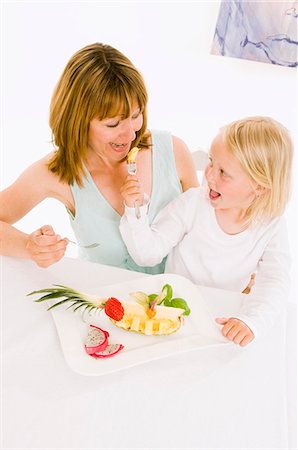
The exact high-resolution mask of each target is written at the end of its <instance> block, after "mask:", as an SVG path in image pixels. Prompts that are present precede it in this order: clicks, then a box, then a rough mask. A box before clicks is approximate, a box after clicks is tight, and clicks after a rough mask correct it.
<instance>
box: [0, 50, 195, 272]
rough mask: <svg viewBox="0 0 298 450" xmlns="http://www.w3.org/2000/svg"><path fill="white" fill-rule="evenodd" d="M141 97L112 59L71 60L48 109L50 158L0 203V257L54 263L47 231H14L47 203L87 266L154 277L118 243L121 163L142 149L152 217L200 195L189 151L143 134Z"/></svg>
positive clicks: (127, 69)
mask: <svg viewBox="0 0 298 450" xmlns="http://www.w3.org/2000/svg"><path fill="white" fill-rule="evenodd" d="M146 107H147V92H146V88H145V85H144V81H143V78H142V76H141V75H140V73H139V72H138V71H137V69H136V68H135V67H134V66H133V64H132V63H131V62H130V61H129V59H127V58H126V57H125V56H124V55H123V54H122V53H120V52H119V51H118V50H116V49H114V48H112V47H110V46H108V45H103V44H93V45H89V46H87V47H84V48H83V49H81V50H79V51H78V52H77V53H75V54H74V55H73V56H72V58H71V59H70V61H69V62H68V64H67V65H66V67H65V70H64V72H63V74H62V76H61V78H60V80H59V82H58V84H57V86H56V89H55V91H54V94H53V98H52V102H51V107H50V127H51V130H52V135H53V142H54V144H55V151H54V152H53V153H51V154H49V155H47V156H45V157H44V158H42V159H41V160H39V161H37V162H35V163H34V164H33V165H31V166H30V167H29V168H27V169H26V170H25V171H24V173H23V174H22V175H21V176H20V177H19V178H18V179H17V180H16V181H15V182H14V183H13V184H12V185H11V186H10V187H8V188H7V189H5V190H4V191H3V192H1V194H0V211H1V212H0V220H1V233H0V237H1V254H3V255H9V256H15V257H22V258H29V259H32V260H33V261H35V262H36V264H37V265H39V266H40V267H48V266H49V265H51V264H53V263H55V262H57V261H59V260H60V259H61V258H62V257H63V256H64V253H65V250H66V247H67V244H68V241H67V239H61V237H60V236H59V235H58V234H56V233H55V231H54V230H53V228H52V227H51V226H50V225H45V226H42V227H41V228H40V229H38V230H36V231H35V232H33V233H32V234H26V233H23V232H22V231H20V230H17V229H16V228H14V227H13V226H12V224H13V223H15V222H16V221H18V220H19V219H21V218H22V217H23V216H24V215H26V214H27V213H28V212H29V211H30V210H31V209H32V208H34V207H35V206H36V205H37V204H38V203H40V202H41V201H43V200H44V199H45V198H49V197H51V198H55V199H57V200H59V201H60V202H62V203H63V204H64V205H65V207H66V209H67V211H68V212H69V215H70V221H71V225H72V227H73V229H74V233H75V235H76V238H77V240H78V242H79V243H81V244H82V245H88V244H90V243H93V242H98V243H99V244H100V245H99V246H98V247H96V248H91V249H80V256H81V257H83V258H85V259H88V260H90V261H95V262H99V263H103V264H110V265H114V266H118V267H123V268H126V269H131V270H136V271H142V272H148V273H160V272H163V270H164V262H163V263H161V264H158V265H157V266H156V267H153V268H145V267H140V266H138V265H137V264H135V263H134V261H133V260H132V259H131V257H130V256H129V254H128V252H127V250H126V247H125V245H124V243H123V242H122V239H121V236H120V233H119V222H120V218H121V216H122V214H123V212H124V206H123V200H122V197H121V194H120V187H121V186H122V184H123V182H124V180H125V178H126V175H127V164H126V157H127V154H128V152H129V150H130V149H131V148H133V147H135V146H138V147H139V148H140V149H141V151H140V152H139V154H138V157H137V170H138V179H139V182H140V184H141V185H142V189H143V190H144V192H145V193H146V194H147V195H148V196H149V197H150V199H151V201H150V209H149V217H150V220H151V221H152V220H153V218H154V217H155V216H156V214H157V213H158V211H159V210H160V209H162V208H163V207H164V206H165V205H166V204H167V203H168V202H169V201H170V200H172V199H173V198H175V197H176V196H177V195H178V194H179V193H180V192H181V191H185V190H187V189H188V188H190V187H195V186H197V185H198V182H197V177H196V172H195V168H194V164H193V161H192V157H191V154H190V152H189V151H188V149H187V147H186V145H185V144H184V143H183V141H181V140H180V139H178V138H177V137H174V136H171V135H170V134H169V133H167V132H158V131H151V132H150V131H149V130H147V112H146Z"/></svg>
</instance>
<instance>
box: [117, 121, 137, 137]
mask: <svg viewBox="0 0 298 450" xmlns="http://www.w3.org/2000/svg"><path fill="white" fill-rule="evenodd" d="M125 122H126V123H125V124H123V125H124V126H123V129H122V133H121V134H122V136H123V137H124V138H125V139H126V140H127V141H133V140H134V139H135V138H136V132H135V130H134V127H133V122H132V121H131V120H130V119H127V121H125Z"/></svg>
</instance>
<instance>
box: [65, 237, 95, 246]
mask: <svg viewBox="0 0 298 450" xmlns="http://www.w3.org/2000/svg"><path fill="white" fill-rule="evenodd" d="M67 240H68V242H71V243H72V244H75V245H78V246H79V247H82V248H95V247H98V246H99V245H100V244H98V243H97V242H94V243H93V244H89V245H82V244H78V242H75V241H72V240H71V239H68V238H67Z"/></svg>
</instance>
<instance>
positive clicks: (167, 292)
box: [161, 284, 173, 301]
mask: <svg viewBox="0 0 298 450" xmlns="http://www.w3.org/2000/svg"><path fill="white" fill-rule="evenodd" d="M161 292H162V293H163V295H164V301H166V300H171V298H172V296H173V289H172V286H171V285H170V284H165V285H164V286H163V288H162V290H161Z"/></svg>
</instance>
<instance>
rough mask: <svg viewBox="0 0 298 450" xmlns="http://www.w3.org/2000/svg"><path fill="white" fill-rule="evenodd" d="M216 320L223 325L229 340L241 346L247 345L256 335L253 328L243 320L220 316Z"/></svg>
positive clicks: (223, 330)
mask: <svg viewBox="0 0 298 450" xmlns="http://www.w3.org/2000/svg"><path fill="white" fill-rule="evenodd" d="M215 320H216V322H217V323H218V324H219V325H223V328H222V330H221V333H222V334H223V336H225V337H226V338H227V339H229V341H233V342H235V344H239V345H240V346H241V347H245V345H247V344H249V342H251V341H252V340H253V339H254V337H255V335H254V334H253V332H252V331H251V329H250V328H249V327H248V326H247V325H246V324H245V323H244V322H242V320H239V319H235V318H234V317H231V318H230V319H226V318H225V317H220V318H217V319H215Z"/></svg>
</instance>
